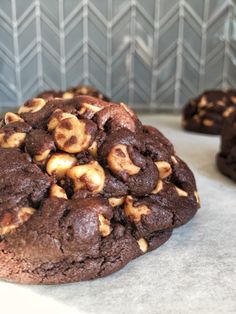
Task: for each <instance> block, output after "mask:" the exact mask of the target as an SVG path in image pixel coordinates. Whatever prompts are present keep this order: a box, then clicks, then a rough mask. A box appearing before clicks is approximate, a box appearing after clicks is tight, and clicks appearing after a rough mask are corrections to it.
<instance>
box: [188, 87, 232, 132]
mask: <svg viewBox="0 0 236 314" xmlns="http://www.w3.org/2000/svg"><path fill="white" fill-rule="evenodd" d="M230 106H235V107H236V90H228V91H221V90H209V91H206V92H204V93H203V94H202V95H200V96H199V97H197V98H195V99H191V100H190V101H189V102H188V103H187V104H186V105H185V107H184V109H183V128H184V129H186V130H188V131H192V132H198V133H205V134H220V132H221V128H222V120H223V113H224V112H225V110H227V108H228V107H230Z"/></svg>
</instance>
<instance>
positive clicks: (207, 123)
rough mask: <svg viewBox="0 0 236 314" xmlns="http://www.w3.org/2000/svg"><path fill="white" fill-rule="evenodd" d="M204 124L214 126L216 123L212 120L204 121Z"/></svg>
mask: <svg viewBox="0 0 236 314" xmlns="http://www.w3.org/2000/svg"><path fill="white" fill-rule="evenodd" d="M203 124H204V125H206V126H212V125H213V124H214V121H213V120H210V119H204V120H203Z"/></svg>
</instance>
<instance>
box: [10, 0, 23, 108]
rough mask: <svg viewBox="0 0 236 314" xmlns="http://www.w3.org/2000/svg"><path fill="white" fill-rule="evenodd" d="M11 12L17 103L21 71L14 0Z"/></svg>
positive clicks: (18, 100) (13, 0) (19, 93)
mask: <svg viewBox="0 0 236 314" xmlns="http://www.w3.org/2000/svg"><path fill="white" fill-rule="evenodd" d="M11 14H12V28H13V34H12V36H13V49H14V63H15V67H16V68H15V76H16V84H15V89H16V90H15V92H16V97H17V104H18V105H19V104H20V103H21V102H22V91H21V73H20V59H19V42H18V27H17V17H16V0H11Z"/></svg>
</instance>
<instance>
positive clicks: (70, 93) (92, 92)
mask: <svg viewBox="0 0 236 314" xmlns="http://www.w3.org/2000/svg"><path fill="white" fill-rule="evenodd" d="M79 95H88V96H93V97H96V98H99V99H102V100H105V101H110V99H109V98H108V97H107V96H105V95H104V94H102V93H101V92H100V91H99V90H97V89H96V88H94V87H93V86H87V85H78V86H76V87H71V88H68V89H67V90H66V91H60V90H47V91H44V92H42V93H39V94H38V95H37V96H36V97H37V98H44V99H47V100H48V99H52V98H64V99H71V98H73V97H75V96H79Z"/></svg>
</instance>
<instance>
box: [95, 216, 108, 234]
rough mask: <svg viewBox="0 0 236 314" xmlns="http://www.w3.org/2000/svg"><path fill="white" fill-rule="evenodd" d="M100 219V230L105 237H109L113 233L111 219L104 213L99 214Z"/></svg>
mask: <svg viewBox="0 0 236 314" xmlns="http://www.w3.org/2000/svg"><path fill="white" fill-rule="evenodd" d="M98 219H99V231H100V233H101V235H102V236H103V237H107V236H108V235H109V234H110V233H111V226H110V221H109V220H108V219H106V218H105V217H104V216H103V215H101V214H99V215H98Z"/></svg>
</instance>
